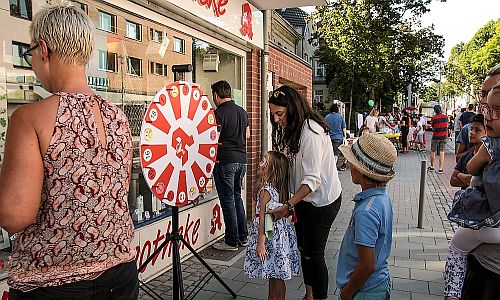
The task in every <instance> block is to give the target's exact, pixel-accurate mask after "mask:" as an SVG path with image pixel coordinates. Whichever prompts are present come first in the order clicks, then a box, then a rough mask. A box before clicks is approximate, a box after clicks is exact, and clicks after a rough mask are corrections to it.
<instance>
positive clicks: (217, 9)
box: [193, 0, 229, 17]
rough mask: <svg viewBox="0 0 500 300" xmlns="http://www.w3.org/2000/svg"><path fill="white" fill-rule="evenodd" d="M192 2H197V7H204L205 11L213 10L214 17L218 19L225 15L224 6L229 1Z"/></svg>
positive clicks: (199, 0)
mask: <svg viewBox="0 0 500 300" xmlns="http://www.w3.org/2000/svg"><path fill="white" fill-rule="evenodd" d="M193 2H198V4H199V5H204V6H206V8H207V9H213V11H214V14H215V16H216V17H220V16H222V15H223V14H225V13H226V9H225V8H224V6H226V5H227V3H228V2H229V0H193Z"/></svg>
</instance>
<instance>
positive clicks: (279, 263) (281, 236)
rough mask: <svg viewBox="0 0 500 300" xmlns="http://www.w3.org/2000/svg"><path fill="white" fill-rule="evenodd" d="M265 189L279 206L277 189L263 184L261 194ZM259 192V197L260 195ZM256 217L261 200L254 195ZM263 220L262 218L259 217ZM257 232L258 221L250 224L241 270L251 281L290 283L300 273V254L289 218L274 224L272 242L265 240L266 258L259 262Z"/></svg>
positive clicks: (256, 219)
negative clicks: (279, 280)
mask: <svg viewBox="0 0 500 300" xmlns="http://www.w3.org/2000/svg"><path fill="white" fill-rule="evenodd" d="M262 190H266V191H268V192H269V194H270V195H271V200H269V201H273V202H275V203H273V204H277V205H278V204H279V194H278V191H277V190H276V188H274V187H273V186H272V185H270V184H268V183H266V184H264V186H263V187H262V188H261V190H260V191H262ZM260 191H259V194H258V195H260ZM256 210H257V214H258V213H259V212H260V197H259V196H257V208H256ZM262 220H264V218H263V217H262ZM258 233H259V218H258V217H257V218H255V220H254V221H253V223H252V228H251V231H250V236H249V238H248V246H247V249H246V256H245V263H244V266H243V271H244V272H245V274H246V275H247V276H248V277H250V278H265V279H268V278H274V279H281V280H289V279H291V278H292V276H298V275H299V272H300V263H299V262H300V253H299V250H298V249H297V236H296V235H295V231H294V229H293V226H292V223H291V221H290V218H282V219H280V220H278V221H277V222H274V225H273V239H272V240H268V239H266V242H265V243H266V251H267V258H266V260H265V261H261V260H260V258H259V257H258V256H257V240H258Z"/></svg>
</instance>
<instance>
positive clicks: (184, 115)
mask: <svg viewBox="0 0 500 300" xmlns="http://www.w3.org/2000/svg"><path fill="white" fill-rule="evenodd" d="M217 140H218V135H217V124H216V120H215V114H214V111H213V109H212V106H211V104H210V102H209V100H208V97H207V95H206V94H204V93H203V92H202V91H201V90H200V89H199V88H198V86H197V85H196V84H193V83H189V82H184V81H179V82H174V83H172V84H169V85H167V86H166V87H165V88H163V89H161V90H160V91H159V92H158V93H157V94H156V96H155V97H154V99H153V101H152V102H151V103H150V104H149V106H148V108H147V110H146V114H145V116H144V120H143V121H142V127H141V142H140V155H141V165H142V172H143V174H144V179H145V180H146V183H147V184H148V186H149V188H150V189H151V192H152V193H153V194H154V195H155V196H156V197H157V198H158V199H160V200H162V201H163V202H165V203H166V204H168V205H171V206H182V205H185V204H187V203H188V202H189V201H192V200H194V199H196V198H197V197H198V195H199V194H200V193H202V192H203V191H205V187H206V185H207V182H208V179H209V178H211V176H212V171H213V168H214V164H215V159H216V157H217V142H218V141H217Z"/></svg>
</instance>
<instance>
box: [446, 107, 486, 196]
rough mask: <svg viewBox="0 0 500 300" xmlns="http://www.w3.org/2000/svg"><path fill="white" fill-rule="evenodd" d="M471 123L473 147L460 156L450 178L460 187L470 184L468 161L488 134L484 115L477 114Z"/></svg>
mask: <svg viewBox="0 0 500 300" xmlns="http://www.w3.org/2000/svg"><path fill="white" fill-rule="evenodd" d="M470 124H471V130H470V137H469V140H470V143H471V144H472V148H471V149H470V150H469V151H467V152H466V153H465V154H464V155H463V156H461V157H460V159H459V160H458V162H457V164H456V166H455V170H453V173H452V174H451V179H450V185H451V186H454V187H460V188H461V189H465V188H467V187H468V186H469V185H470V180H471V177H472V175H470V174H469V172H467V163H468V162H469V161H470V160H471V158H472V156H474V154H476V153H477V151H478V150H479V147H480V146H481V145H482V143H483V142H482V141H481V138H482V137H483V136H485V135H486V129H485V128H484V116H483V115H481V114H478V115H475V116H474V118H472V123H470Z"/></svg>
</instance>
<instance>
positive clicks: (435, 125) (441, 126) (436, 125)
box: [431, 114, 448, 140]
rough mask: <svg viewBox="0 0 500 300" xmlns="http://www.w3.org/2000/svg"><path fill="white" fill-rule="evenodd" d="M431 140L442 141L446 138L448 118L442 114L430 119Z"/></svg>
mask: <svg viewBox="0 0 500 300" xmlns="http://www.w3.org/2000/svg"><path fill="white" fill-rule="evenodd" d="M431 124H432V131H433V133H432V139H434V140H444V139H446V138H447V137H448V117H447V116H446V115H444V114H438V115H435V116H433V117H432V118H431Z"/></svg>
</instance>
